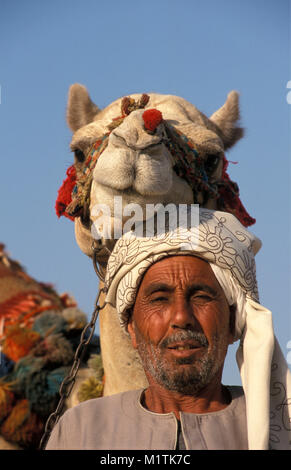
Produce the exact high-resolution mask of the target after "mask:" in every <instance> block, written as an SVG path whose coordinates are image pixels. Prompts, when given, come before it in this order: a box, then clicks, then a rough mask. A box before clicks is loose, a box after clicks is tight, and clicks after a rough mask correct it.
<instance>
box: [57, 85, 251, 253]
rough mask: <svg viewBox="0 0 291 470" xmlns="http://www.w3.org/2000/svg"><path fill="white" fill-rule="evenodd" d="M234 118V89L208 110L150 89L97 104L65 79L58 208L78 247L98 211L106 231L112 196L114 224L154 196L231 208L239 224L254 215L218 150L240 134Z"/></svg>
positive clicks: (84, 245) (86, 247)
mask: <svg viewBox="0 0 291 470" xmlns="http://www.w3.org/2000/svg"><path fill="white" fill-rule="evenodd" d="M238 120H239V95H238V93H237V92H236V91H231V92H230V93H229V94H228V96H227V99H226V102H225V103H224V105H223V106H222V107H221V108H220V109H218V110H217V111H216V112H215V113H214V114H212V116H211V117H210V118H208V117H207V116H206V115H204V114H203V113H202V112H201V111H199V110H198V109H197V108H196V107H195V106H194V105H192V104H191V103H189V102H188V101H186V100H185V99H183V98H180V97H177V96H172V95H162V94H156V93H149V94H148V95H145V94H143V95H141V94H133V95H131V96H130V97H125V98H120V99H118V100H116V101H114V102H113V103H111V104H110V105H109V106H107V107H106V108H104V109H103V110H100V109H99V108H98V107H97V106H96V105H95V104H94V103H93V102H92V100H91V99H90V97H89V94H88V92H87V89H86V88H85V87H84V86H82V85H80V84H74V85H72V86H71V87H70V90H69V99H68V106H67V122H68V125H69V127H70V129H71V130H72V132H73V137H72V141H71V149H72V151H73V152H74V155H75V161H74V166H72V167H71V168H70V172H71V173H67V174H68V178H69V180H70V181H69V182H68V181H67V188H69V192H70V193H71V194H70V196H71V195H72V199H70V197H69V198H68V197H67V199H66V201H65V204H64V201H63V202H62V204H63V205H62V206H61V210H60V211H59V212H60V213H59V215H60V214H61V215H67V216H69V217H70V218H72V219H74V221H75V234H76V240H77V243H78V245H79V246H80V248H81V250H82V251H83V252H84V253H86V254H87V255H89V256H91V255H92V240H93V239H92V234H91V230H90V228H91V227H92V223H95V222H96V219H98V217H99V218H100V217H103V219H102V220H104V216H105V215H106V217H107V218H109V219H110V224H111V225H110V227H111V235H112V234H113V224H114V217H116V215H115V212H114V211H115V209H116V205H115V202H116V201H117V200H118V201H119V202H120V201H121V202H120V204H121V206H122V212H121V213H122V216H121V220H119V224H121V225H122V224H123V223H124V222H125V220H127V219H128V217H129V215H130V214H129V213H128V214H127V213H125V214H124V212H123V209H124V208H125V207H132V206H129V205H130V204H138V205H139V207H141V209H142V215H141V217H142V218H144V217H145V216H146V215H145V214H146V212H145V208H146V205H147V204H158V203H161V204H163V205H167V204H169V203H174V204H191V203H199V204H200V205H202V206H203V207H207V208H210V209H219V210H226V211H229V212H233V213H235V215H237V216H238V218H240V217H241V221H242V222H243V223H244V225H251V223H254V219H252V218H251V217H250V216H249V215H248V214H247V212H246V211H245V209H244V207H243V206H242V204H241V202H240V200H239V197H238V187H237V185H236V184H235V183H233V182H232V181H231V180H230V178H229V176H228V174H227V173H226V168H227V160H226V159H225V156H224V152H225V150H228V149H230V148H231V147H232V146H233V145H234V144H235V143H236V142H237V141H238V140H239V139H240V138H241V137H242V136H243V129H242V128H241V127H239V126H238ZM64 183H65V182H64ZM67 196H68V195H67ZM96 207H99V208H100V207H101V209H100V210H98V211H97V212H96V210H95V208H96ZM102 207H106V208H108V209H109V212H108V213H106V214H105V212H106V211H105V212H104V210H102ZM242 219H243V220H242ZM115 221H116V220H115ZM112 238H113V235H112ZM107 243H109V245H110V243H111V247H112V243H114V242H112V240H111V241H110V240H109V242H107Z"/></svg>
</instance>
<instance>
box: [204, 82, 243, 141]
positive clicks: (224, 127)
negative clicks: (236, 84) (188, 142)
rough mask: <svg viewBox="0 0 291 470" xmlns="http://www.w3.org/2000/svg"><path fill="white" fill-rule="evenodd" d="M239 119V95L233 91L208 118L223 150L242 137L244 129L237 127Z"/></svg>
mask: <svg viewBox="0 0 291 470" xmlns="http://www.w3.org/2000/svg"><path fill="white" fill-rule="evenodd" d="M239 118H240V114H239V93H238V92H237V91H234V90H233V91H231V92H230V93H229V94H228V95H227V100H226V102H225V103H224V105H223V106H222V107H221V108H219V109H218V110H217V111H216V112H215V113H213V114H212V116H211V117H210V120H211V121H213V122H214V123H215V124H216V125H217V127H218V130H219V131H220V134H221V138H222V140H223V143H224V148H225V150H226V149H228V148H230V147H232V146H233V145H234V144H235V143H236V142H237V141H238V140H239V139H241V138H242V137H243V135H244V129H243V128H242V127H239V126H238V125H237V121H238V120H239Z"/></svg>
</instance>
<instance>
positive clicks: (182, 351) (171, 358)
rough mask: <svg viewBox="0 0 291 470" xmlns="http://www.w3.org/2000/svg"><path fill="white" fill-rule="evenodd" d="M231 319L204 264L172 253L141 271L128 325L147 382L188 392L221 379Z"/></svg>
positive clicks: (216, 285)
mask: <svg viewBox="0 0 291 470" xmlns="http://www.w3.org/2000/svg"><path fill="white" fill-rule="evenodd" d="M231 320H232V315H230V308H229V306H228V303H227V300H226V297H225V295H224V292H223V290H222V288H221V287H220V285H219V283H218V281H217V279H216V277H215V275H214V273H213V271H212V269H211V267H210V266H209V264H208V263H207V262H206V261H204V260H202V259H200V258H197V257H194V256H173V257H168V258H164V259H162V260H161V261H158V262H157V263H155V264H153V265H152V266H151V267H150V268H149V269H148V271H147V272H146V273H145V276H144V278H143V280H142V283H141V285H140V288H139V290H138V294H137V298H136V302H135V305H134V309H133V314H132V317H131V320H130V322H129V325H128V331H129V333H130V336H131V339H132V343H133V345H134V347H135V348H137V349H138V352H139V354H140V356H141V360H142V362H143V366H144V369H145V372H146V375H147V377H148V380H149V383H150V384H153V383H158V384H159V385H161V386H163V387H165V388H167V389H168V390H174V391H177V392H180V393H183V394H189V395H193V394H196V393H197V392H199V391H200V390H201V389H203V388H204V387H205V386H206V385H208V384H209V383H210V382H212V381H214V380H220V378H221V374H222V368H223V363H224V359H225V355H226V352H227V347H228V345H229V344H230V343H231V342H232V341H233V334H232V331H231V330H232V327H231V324H232V322H231Z"/></svg>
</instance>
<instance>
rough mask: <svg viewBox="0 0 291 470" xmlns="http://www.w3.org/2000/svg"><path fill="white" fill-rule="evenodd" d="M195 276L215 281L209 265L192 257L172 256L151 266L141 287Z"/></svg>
mask: <svg viewBox="0 0 291 470" xmlns="http://www.w3.org/2000/svg"><path fill="white" fill-rule="evenodd" d="M189 276H190V278H195V277H197V276H199V277H201V276H203V277H204V278H207V279H209V281H211V280H216V278H215V276H214V274H213V271H212V269H211V267H210V265H209V263H208V262H207V261H205V260H203V259H202V258H199V257H197V256H192V255H184V254H183V255H174V256H168V257H165V258H163V259H161V260H159V261H157V262H156V263H154V264H152V265H151V266H150V267H149V268H148V270H147V271H146V273H145V275H144V277H143V279H142V282H141V285H143V286H144V287H145V285H147V284H150V283H153V282H155V283H156V282H159V283H164V282H165V281H166V280H168V281H169V280H170V279H173V281H174V280H179V279H180V280H183V279H184V280H186V279H187V280H190V279H189Z"/></svg>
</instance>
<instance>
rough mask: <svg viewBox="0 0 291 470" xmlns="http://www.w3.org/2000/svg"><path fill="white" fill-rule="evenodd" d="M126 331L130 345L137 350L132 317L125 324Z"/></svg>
mask: <svg viewBox="0 0 291 470" xmlns="http://www.w3.org/2000/svg"><path fill="white" fill-rule="evenodd" d="M127 331H128V333H129V336H130V338H131V343H132V345H133V347H134V348H135V349H137V340H136V334H135V326H134V321H133V318H132V315H131V317H130V320H129V322H128V324H127Z"/></svg>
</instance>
